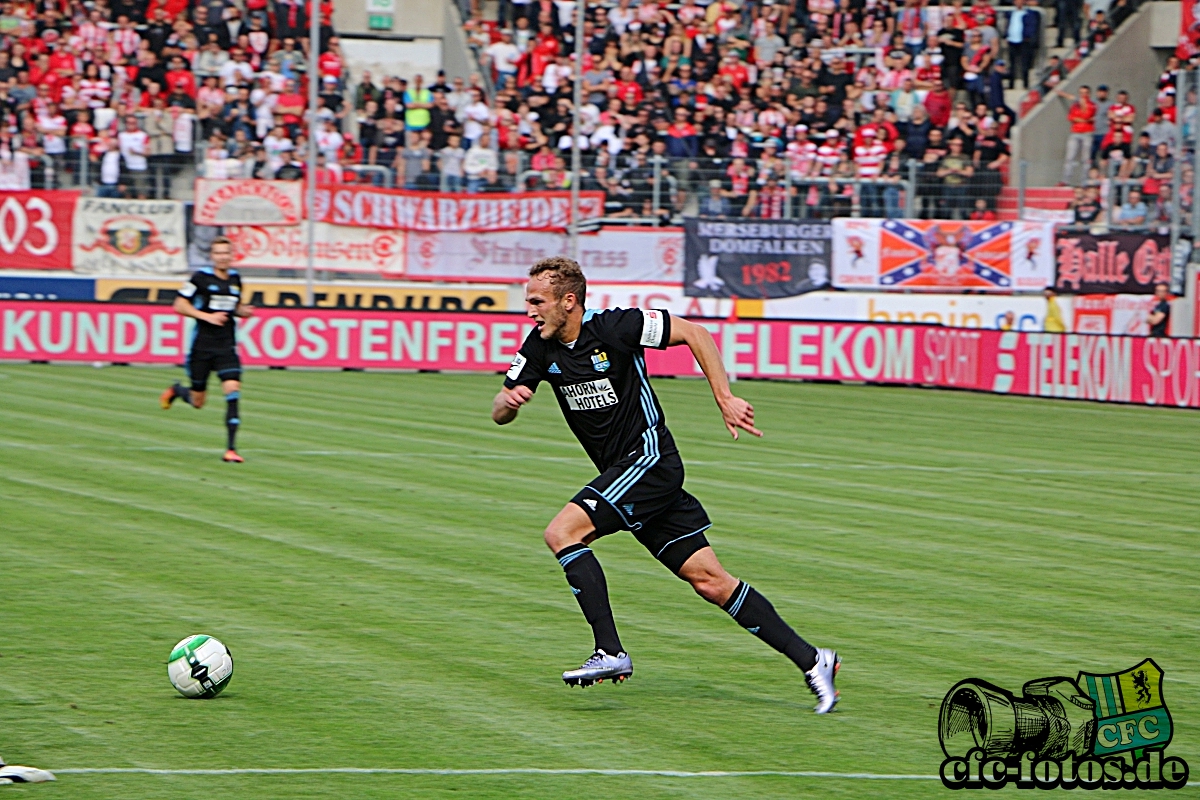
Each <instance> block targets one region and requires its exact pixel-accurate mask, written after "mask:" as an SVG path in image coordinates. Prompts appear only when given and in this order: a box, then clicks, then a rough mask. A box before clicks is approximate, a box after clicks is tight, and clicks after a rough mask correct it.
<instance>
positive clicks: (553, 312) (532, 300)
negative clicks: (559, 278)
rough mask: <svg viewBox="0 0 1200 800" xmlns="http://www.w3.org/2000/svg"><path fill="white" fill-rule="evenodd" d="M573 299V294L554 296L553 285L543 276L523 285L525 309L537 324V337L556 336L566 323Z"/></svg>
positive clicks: (550, 337) (547, 337)
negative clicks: (569, 306)
mask: <svg viewBox="0 0 1200 800" xmlns="http://www.w3.org/2000/svg"><path fill="white" fill-rule="evenodd" d="M574 297H575V295H573V294H566V295H563V296H562V297H558V296H556V295H555V293H554V286H553V284H551V283H550V281H549V280H548V279H547V278H545V277H543V276H540V275H539V276H538V277H536V278H530V280H529V283H527V284H526V285H525V307H526V309H527V310H526V313H527V314H528V315H529V318H530V319H532V320H533V321H534V322H536V323H537V324H538V335H540V336H541V337H542V338H543V339H553V338H555V337H556V336H557V335H558V333H559V332H560V331H561V330H562V328H563V326H564V325H565V324H566V322H567V314H568V313H569V311H570V309H569V308H568V305H573V301H574ZM568 301H571V302H570V303H569V302H568Z"/></svg>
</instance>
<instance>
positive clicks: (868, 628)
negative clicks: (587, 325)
mask: <svg viewBox="0 0 1200 800" xmlns="http://www.w3.org/2000/svg"><path fill="white" fill-rule="evenodd" d="M0 376H2V377H0V425H3V430H4V434H3V435H2V436H0V461H2V463H3V469H2V470H0V503H3V507H4V508H5V520H4V524H3V525H0V545H2V547H3V551H4V554H5V564H6V566H5V579H4V590H3V591H0V618H3V619H4V620H5V624H4V628H3V629H2V632H0V655H2V658H0V698H2V699H3V701H4V703H5V707H6V712H5V715H4V725H3V726H0V753H2V754H3V755H4V756H5V757H6V758H7V759H8V760H9V761H13V762H16V763H21V762H29V763H33V764H36V765H38V766H43V767H46V768H50V769H54V768H60V769H71V768H96V767H127V768H146V769H270V768H279V769H294V768H319V767H321V766H322V765H327V766H363V767H383V768H393V769H442V770H456V769H457V770H476V769H518V768H549V769H584V768H586V769H620V770H650V771H678V772H707V771H729V772H746V771H751V772H753V771H769V772H823V773H825V772H833V773H870V774H912V775H929V774H933V773H934V772H935V771H936V768H937V764H938V762H939V761H940V758H941V753H940V749H939V747H938V743H937V731H936V719H937V707H938V705H939V704H940V701H941V698H942V695H943V694H944V693H945V691H946V690H947V689H948V688H949V687H950V686H951V685H952V684H953V683H955V682H957V681H958V680H960V679H962V678H965V677H969V676H978V677H981V678H986V679H988V680H991V681H993V682H995V683H997V684H999V685H1001V686H1004V687H1006V688H1009V689H1011V690H1018V689H1019V687H1020V685H1021V684H1023V683H1024V682H1025V681H1028V680H1032V679H1034V678H1040V677H1045V676H1047V675H1054V674H1066V675H1074V674H1075V672H1076V671H1078V670H1080V669H1084V670H1088V671H1093V672H1109V671H1114V670H1119V669H1123V668H1125V667H1128V666H1130V665H1132V664H1134V663H1136V662H1137V661H1140V660H1141V659H1142V658H1144V657H1147V656H1152V657H1154V658H1155V659H1156V661H1158V663H1159V664H1160V665H1162V666H1163V667H1164V669H1165V670H1166V672H1167V684H1166V688H1165V690H1164V694H1165V697H1166V698H1167V702H1168V705H1169V706H1170V708H1171V711H1172V714H1173V715H1174V717H1175V719H1176V720H1177V721H1179V722H1178V723H1177V726H1176V738H1175V742H1174V743H1173V744H1172V746H1171V749H1172V752H1176V754H1178V755H1182V756H1184V757H1185V758H1189V759H1190V760H1192V761H1193V762H1194V763H1200V743H1198V742H1197V741H1196V739H1195V737H1194V735H1193V734H1191V733H1190V730H1191V728H1190V727H1189V726H1188V725H1187V724H1186V720H1187V719H1189V718H1192V719H1195V718H1196V715H1197V714H1200V691H1198V687H1200V678H1198V674H1197V671H1196V667H1195V659H1194V653H1195V652H1196V649H1197V644H1200V642H1198V641H1197V640H1198V636H1197V628H1198V622H1200V615H1198V614H1197V604H1196V603H1191V602H1188V601H1187V598H1188V597H1195V591H1196V579H1195V575H1196V574H1197V570H1196V568H1197V566H1200V564H1198V563H1197V562H1198V561H1200V559H1198V558H1197V555H1196V539H1195V533H1196V529H1197V522H1196V520H1197V519H1198V518H1200V517H1198V516H1197V512H1198V511H1200V508H1198V506H1200V499H1197V493H1196V488H1197V485H1198V482H1200V469H1198V468H1197V467H1196V461H1195V455H1196V448H1195V442H1196V441H1197V435H1196V434H1197V433H1198V432H1200V417H1197V416H1196V415H1194V414H1192V413H1187V412H1178V411H1170V410H1163V409H1146V408H1133V407H1117V406H1102V405H1098V404H1084V403H1062V402H1053V401H1039V400H1029V399H1020V398H1005V397H993V396H987V395H978V394H967V393H959V392H936V391H918V390H908V389H884V388H866V387H851V386H826V385H806V384H771V383H758V382H743V383H741V384H739V385H738V387H737V389H738V391H739V392H740V393H743V394H744V395H745V396H747V397H748V398H749V399H750V400H751V401H752V402H753V403H754V404H755V406H756V409H757V411H758V419H759V422H760V423H761V425H760V426H761V427H762V428H763V429H764V430H765V431H766V432H767V437H766V438H764V439H763V440H753V441H748V440H747V437H743V440H742V441H740V442H736V443H735V442H732V441H730V440H729V439H728V437H727V434H726V433H725V432H724V430H723V428H722V426H721V424H720V419H719V416H718V414H717V411H716V409H715V406H714V405H713V404H712V400H711V395H709V393H708V390H707V387H706V386H705V385H704V384H703V383H702V382H699V381H690V380H688V381H684V380H679V381H659V382H657V384H656V386H657V388H658V391H659V394H660V398H661V399H662V402H663V405H664V407H665V410H666V413H667V418H668V421H669V423H670V424H671V427H672V431H673V432H674V434H675V436H676V439H677V440H678V442H679V446H680V448H681V450H682V451H683V454H684V457H685V460H686V461H687V463H688V486H689V488H690V489H691V490H692V491H693V493H695V494H696V495H698V496H699V497H700V498H701V500H702V501H703V502H704V503H705V505H706V506H707V507H708V509H709V512H710V514H711V516H712V517H713V520H714V522H715V523H716V526H715V528H714V529H713V531H712V532H711V535H710V539H711V541H712V542H713V543H714V546H715V547H716V548H717V551H718V553H719V554H720V555H721V556H722V558H723V560H724V562H725V563H726V565H727V566H728V567H729V568H730V570H731V571H733V572H734V573H735V574H737V575H739V576H740V577H744V578H745V579H747V580H748V581H750V582H752V583H753V584H754V585H755V586H756V587H757V588H759V589H760V590H761V591H762V592H763V593H764V594H766V595H767V596H768V597H769V598H770V599H772V600H773V601H774V602H775V604H776V605H777V606H778V607H779V609H780V611H781V613H782V614H783V615H784V616H785V618H787V619H788V620H790V621H791V622H792V623H793V624H794V625H795V626H796V627H797V629H798V630H799V631H800V632H801V633H802V634H804V635H806V636H808V637H809V638H811V639H813V640H814V641H816V642H817V643H819V644H823V645H831V646H835V647H837V648H838V649H839V651H840V652H841V653H842V655H843V657H844V658H845V661H846V668H845V669H844V670H843V673H842V678H841V679H840V683H839V685H840V687H841V689H842V691H843V695H844V700H843V703H842V705H841V706H840V710H839V711H838V712H837V713H836V714H834V715H831V716H830V717H828V718H815V717H814V716H813V715H812V714H811V713H809V708H810V706H811V700H810V698H809V695H808V694H807V691H806V690H805V689H804V687H803V684H802V682H801V681H800V680H799V676H798V674H797V673H796V672H795V670H794V668H792V667H791V666H790V665H789V664H788V662H786V660H784V659H783V658H782V657H781V656H779V655H778V654H776V653H774V652H773V651H771V650H769V649H768V648H766V647H764V646H763V645H762V644H761V643H760V642H758V641H756V640H755V639H754V638H753V637H750V636H747V635H746V634H745V632H743V631H741V630H740V629H739V628H738V627H737V626H736V625H735V624H733V623H732V622H731V621H730V620H729V619H728V618H727V617H725V615H723V614H722V613H720V612H719V611H718V610H716V609H713V608H711V607H709V606H707V605H706V604H705V603H703V602H702V601H700V600H699V599H698V598H696V597H695V596H694V595H693V594H692V593H691V591H690V590H689V589H688V588H687V587H686V586H685V585H683V584H682V583H680V582H679V581H677V580H676V579H674V578H673V577H672V576H670V575H669V573H667V572H666V571H665V570H663V569H662V567H661V566H660V565H658V564H657V563H656V562H655V561H653V560H652V559H651V558H650V557H649V556H648V555H647V554H646V553H645V552H644V551H643V550H642V549H641V548H640V546H639V545H637V544H636V542H634V541H633V540H632V537H629V536H624V535H621V536H615V537H610V538H609V539H606V540H603V541H602V542H600V543H599V544H598V545H597V547H596V550H597V552H598V554H599V556H600V558H601V561H602V563H603V564H604V566H605V568H606V571H607V573H608V577H609V584H610V589H611V592H612V596H613V604H614V608H615V613H616V616H617V620H618V624H619V625H620V626H621V629H622V636H623V638H624V639H625V640H626V644H627V646H629V648H630V650H631V652H632V653H633V655H634V660H635V675H634V679H633V680H632V681H630V682H629V683H627V684H626V685H624V686H620V687H609V686H607V685H604V686H600V687H595V688H593V689H588V690H586V691H582V690H580V691H574V692H572V691H569V690H567V689H566V688H565V687H563V686H562V684H561V681H559V679H558V677H557V674H558V672H559V671H560V670H562V669H564V668H567V667H570V666H574V665H575V664H577V663H578V662H579V661H581V660H582V658H583V657H584V656H585V655H586V654H587V649H588V647H589V645H590V636H589V635H588V632H587V629H586V626H585V625H584V623H583V621H582V619H581V618H580V615H579V612H578V609H577V607H576V605H575V603H574V600H573V599H572V597H571V595H570V592H569V590H568V588H567V586H566V584H565V581H564V580H563V578H562V573H561V570H560V569H559V568H558V566H557V565H556V564H555V562H554V561H553V559H552V558H551V557H550V555H549V553H548V552H546V550H545V547H544V545H543V544H542V543H541V536H540V532H541V529H542V527H543V526H544V525H545V523H546V521H548V520H549V519H550V517H551V516H553V514H554V513H555V512H556V511H557V510H558V508H560V507H561V505H562V503H563V502H565V500H566V499H567V498H569V497H570V495H571V494H572V493H573V492H574V491H575V489H576V488H577V487H578V485H579V484H581V483H582V482H584V481H586V480H588V479H589V478H590V477H591V476H592V474H593V473H592V469H591V466H590V464H589V463H588V462H587V461H586V458H585V457H584V456H583V454H582V451H581V449H580V448H579V447H578V445H577V444H575V442H574V441H573V439H572V438H571V437H570V434H569V432H568V431H567V429H566V426H565V425H564V423H563V422H562V419H561V415H560V413H559V411H558V409H557V407H556V404H555V403H554V402H553V399H552V398H551V397H550V396H549V394H548V392H547V391H546V390H545V389H543V391H542V392H540V393H539V395H540V396H539V397H538V398H536V400H535V401H534V403H532V404H531V405H530V406H529V407H528V408H527V409H526V410H525V411H523V412H522V416H521V419H520V420H519V421H518V422H517V423H516V424H515V425H513V426H510V427H507V428H497V427H496V426H494V425H493V424H492V423H491V421H490V420H489V419H488V409H489V407H490V399H491V396H492V395H493V394H494V392H495V390H496V385H497V382H498V378H497V377H496V376H451V375H398V374H381V373H322V372H261V371H254V372H250V373H248V374H247V376H246V377H247V380H246V385H245V387H244V390H243V402H242V418H243V427H242V434H241V437H240V441H241V445H242V450H243V452H244V455H245V456H246V457H247V463H246V464H244V465H240V466H232V465H225V464H222V463H220V461H219V454H220V448H221V446H222V441H223V430H222V424H221V420H222V413H223V408H222V407H221V405H222V404H221V402H220V399H219V393H216V392H213V393H212V399H213V400H215V402H213V403H212V404H211V405H210V407H208V408H206V409H204V410H202V411H198V412H197V411H195V410H194V409H189V408H185V407H178V406H177V407H175V408H173V409H171V411H170V412H165V413H164V412H162V411H160V410H158V408H157V406H156V403H155V400H156V395H157V392H158V391H160V390H161V388H162V386H164V385H166V383H167V382H169V381H170V380H171V379H172V378H174V377H175V373H172V372H168V371H166V370H158V369H137V368H134V369H120V368H112V369H104V370H94V369H90V368H84V367H60V366H53V367H51V366H31V365H0ZM199 632H203V633H210V634H212V635H215V636H217V637H218V638H220V639H221V640H222V641H224V642H225V643H226V644H228V645H229V646H230V648H231V650H232V651H233V654H234V659H235V663H236V671H235V675H234V679H233V682H232V683H231V685H230V688H229V689H228V690H227V691H226V693H225V694H223V695H222V696H221V697H220V698H218V699H217V700H215V701H211V702H192V701H186V700H183V699H182V698H177V697H176V696H175V695H174V692H173V690H172V689H171V688H170V685H169V683H168V682H167V680H166V675H165V666H164V662H165V659H166V655H167V653H168V652H169V650H170V647H171V645H173V644H174V643H175V642H176V641H178V640H179V639H180V638H182V637H183V636H185V635H187V634H189V633H199ZM186 780H187V778H186V777H185V776H175V777H170V776H155V777H141V778H134V777H131V776H128V775H116V774H86V775H84V774H73V775H69V774H64V776H63V779H62V780H60V782H59V783H58V784H57V785H55V786H53V787H44V788H45V789H46V791H45V793H46V794H47V796H63V797H68V796H69V797H72V798H76V797H83V798H87V797H112V796H118V795H119V796H121V797H141V796H145V797H155V796H162V794H163V793H164V792H166V791H169V790H171V788H172V787H178V786H183V785H186ZM193 780H194V779H193ZM204 780H205V782H206V786H210V785H211V786H213V787H223V788H225V789H227V790H228V791H231V792H234V793H235V794H236V793H242V794H247V793H252V794H253V796H255V797H276V796H278V797H295V796H307V795H306V794H305V793H306V792H310V791H311V792H312V794H313V796H318V795H319V796H347V797H351V796H352V797H370V796H389V795H393V796H394V794H395V793H396V792H399V791H403V792H404V793H405V794H406V796H422V797H426V796H428V797H436V796H443V794H444V795H445V796H450V795H451V794H455V795H456V796H463V792H465V793H467V795H468V796H476V797H483V796H495V797H510V796H514V795H519V796H522V797H547V798H551V797H563V796H567V795H568V794H575V795H577V794H581V793H583V792H584V791H591V790H602V789H603V790H607V791H623V792H626V793H628V792H633V793H634V794H636V795H637V796H641V797H675V796H688V797H696V796H722V797H792V796H795V795H796V793H797V792H798V791H801V790H803V789H804V788H811V789H814V790H815V789H816V788H817V787H818V786H819V787H820V789H821V791H822V792H828V793H832V794H834V795H835V796H846V797H863V796H867V795H868V793H871V794H874V793H876V792H877V789H875V788H872V787H871V785H868V784H867V783H866V782H862V781H859V782H855V781H853V780H849V779H846V780H840V779H835V778H824V779H815V778H803V777H779V776H775V777H765V776H764V777H756V778H745V779H738V780H737V781H732V782H731V781H722V782H719V783H713V784H708V783H697V782H696V781H695V780H691V779H673V778H670V777H669V776H649V775H645V776H637V775H626V776H623V777H620V778H617V777H602V776H594V775H591V776H588V775H533V776H531V775H508V776H501V775H476V776H471V775H454V774H451V775H443V776H428V775H426V776H421V775H372V776H369V777H366V776H363V777H361V778H360V777H355V778H353V779H352V781H347V782H344V783H343V781H344V780H345V779H344V778H343V779H337V778H329V779H327V780H322V781H320V784H319V785H320V786H321V787H322V789H323V790H324V793H323V794H322V793H321V792H317V791H315V790H314V789H313V788H312V787H306V788H304V789H299V788H298V787H297V786H296V784H295V782H293V781H288V780H286V779H285V778H283V777H282V776H264V775H221V776H209V777H206V778H205V779H204ZM310 780H312V779H309V778H305V779H304V781H305V782H306V783H307V782H309V781H310ZM812 781H819V783H815V784H814V783H812ZM210 782H211V783H210ZM903 783H904V785H901V784H896V785H895V786H892V785H889V788H888V790H887V791H888V794H889V796H893V797H909V796H912V797H917V796H925V795H927V794H929V793H932V792H934V791H942V790H941V789H940V787H938V786H937V785H936V784H934V785H925V784H922V785H908V783H907V782H903ZM916 783H921V782H916ZM635 789H636V791H634V790H635ZM39 791H41V790H40V789H39ZM56 793H57V794H56Z"/></svg>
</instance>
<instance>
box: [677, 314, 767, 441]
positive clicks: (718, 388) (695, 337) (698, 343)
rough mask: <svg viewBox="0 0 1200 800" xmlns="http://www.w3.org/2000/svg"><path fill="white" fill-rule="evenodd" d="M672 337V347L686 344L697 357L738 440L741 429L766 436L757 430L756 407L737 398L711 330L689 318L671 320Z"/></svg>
mask: <svg viewBox="0 0 1200 800" xmlns="http://www.w3.org/2000/svg"><path fill="white" fill-rule="evenodd" d="M670 325H671V332H670V338H669V339H668V341H667V345H668V346H674V345H678V344H686V345H687V346H688V348H689V349H690V350H691V351H692V355H693V356H695V357H696V363H698V364H699V365H700V369H702V370H704V377H706V378H708V385H709V386H711V387H712V393H713V397H714V398H715V399H716V401H717V406H718V407H719V408H720V409H721V417H722V418H724V420H725V427H726V428H728V429H729V433H730V435H732V436H733V438H734V439H737V438H738V428H741V429H742V430H744V431H749V432H750V433H753V434H754V435H755V436H762V431H760V430H759V429H758V428H756V427H754V406H752V405H750V404H749V403H748V402H746V401H745V400H743V399H742V398H740V397H735V396H734V394H733V392H732V391H731V390H730V388H729V376H728V375H726V374H725V365H724V364H723V363H722V362H721V353H720V351H718V350H717V343H716V342H714V341H713V337H712V334H711V333H709V332H708V329H707V328H705V327H703V326H701V325H697V324H695V323H694V322H688V321H687V320H686V319H680V318H679V317H674V316H673V317H671V323H670Z"/></svg>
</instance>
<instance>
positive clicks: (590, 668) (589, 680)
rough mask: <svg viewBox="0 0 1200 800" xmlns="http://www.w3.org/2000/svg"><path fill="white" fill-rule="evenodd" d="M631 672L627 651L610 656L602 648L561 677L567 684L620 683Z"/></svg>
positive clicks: (631, 665) (631, 667)
mask: <svg viewBox="0 0 1200 800" xmlns="http://www.w3.org/2000/svg"><path fill="white" fill-rule="evenodd" d="M632 674H633V659H631V658H630V657H629V654H628V653H617V654H616V655H615V656H610V655H609V654H608V653H606V652H604V651H603V650H597V651H596V652H594V653H592V657H591V658H589V659H588V660H587V661H585V662H583V666H581V667H580V668H579V669H572V670H567V671H566V672H564V673H563V676H562V679H563V681H564V682H565V683H566V684H567V686H591V685H592V684H593V683H604V682H605V681H606V680H610V681H612V682H613V683H622V682H623V681H624V680H625V679H626V678H628V677H629V676H630V675H632Z"/></svg>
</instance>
